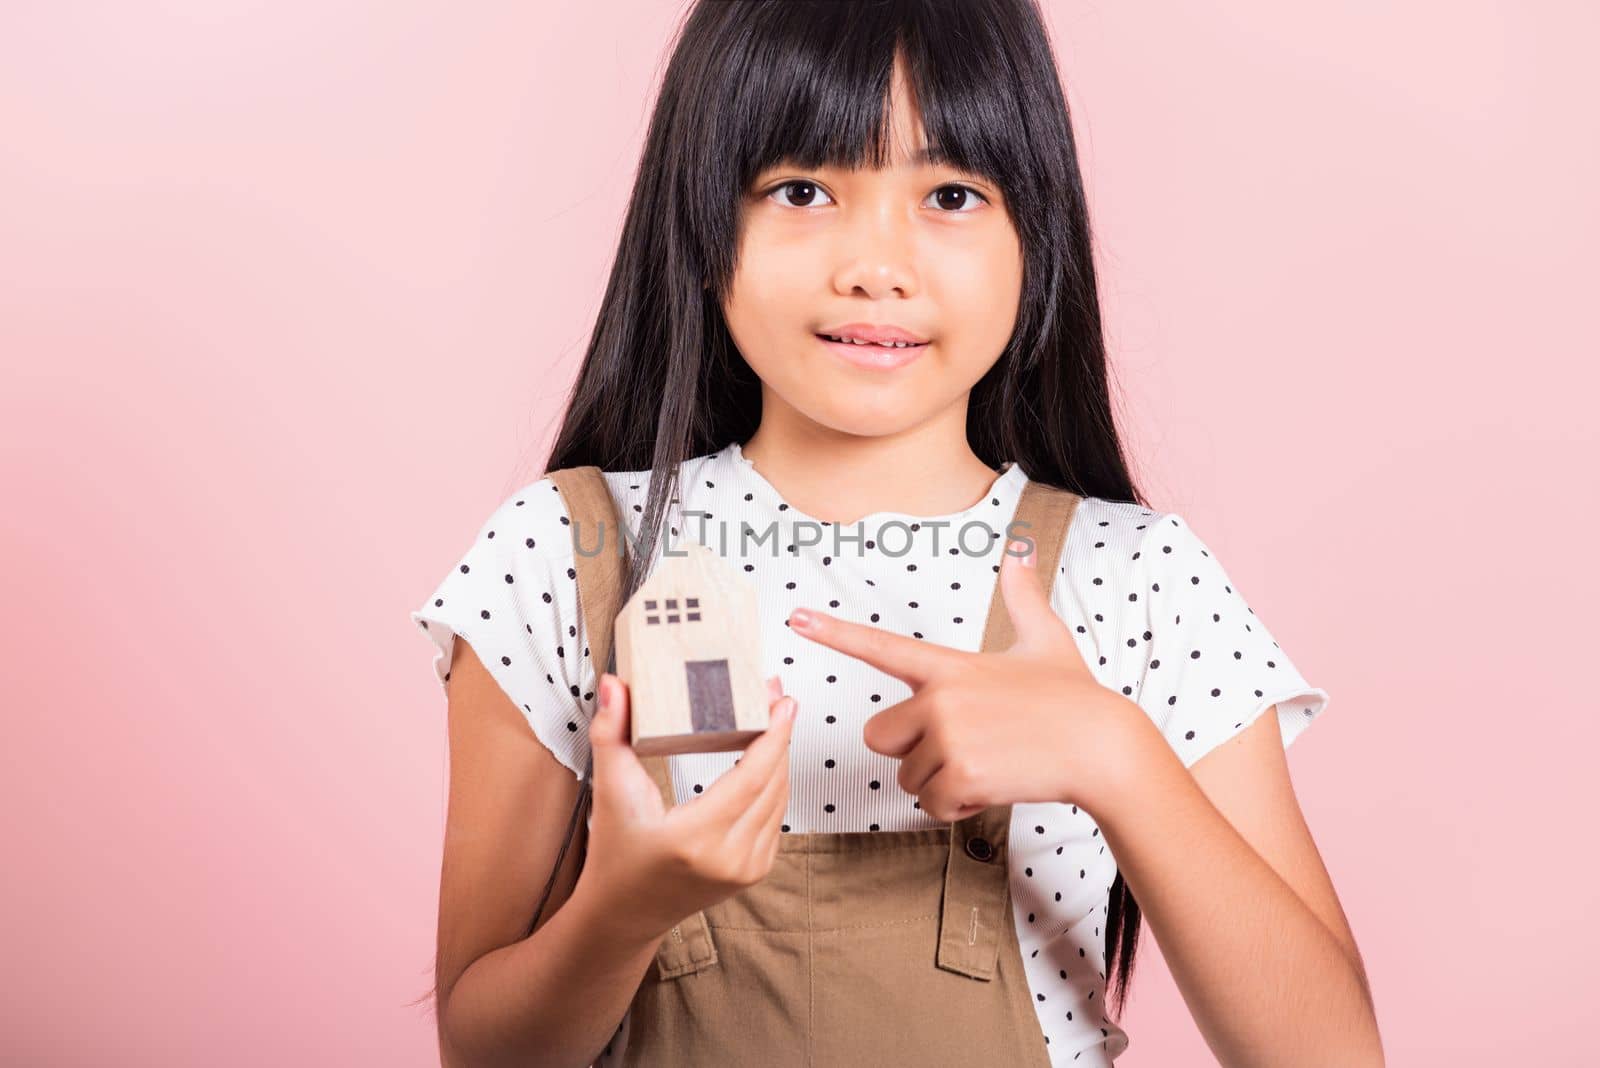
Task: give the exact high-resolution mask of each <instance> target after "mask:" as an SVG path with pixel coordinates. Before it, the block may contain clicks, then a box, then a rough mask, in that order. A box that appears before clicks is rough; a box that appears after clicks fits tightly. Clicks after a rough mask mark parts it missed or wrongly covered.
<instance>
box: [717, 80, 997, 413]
mask: <svg viewBox="0 0 1600 1068" xmlns="http://www.w3.org/2000/svg"><path fill="white" fill-rule="evenodd" d="M910 99H911V98H910V93H909V90H908V86H907V84H906V81H905V78H904V75H903V72H902V70H901V68H900V67H899V66H898V65H897V67H896V69H895V77H894V86H893V89H892V91H891V108H892V121H893V130H894V137H893V144H894V154H893V158H892V159H891V160H890V166H889V167H888V168H887V169H884V170H876V171H874V170H858V171H850V170H844V169H839V168H831V167H823V168H818V169H813V170H803V169H801V168H799V167H794V166H789V165H779V166H775V167H771V168H769V169H767V170H765V171H763V172H761V173H760V174H758V175H757V176H756V178H755V181H754V182H753V183H752V184H751V186H750V187H749V189H748V190H747V193H746V196H745V200H744V205H743V209H742V212H741V218H740V236H739V251H738V258H737V265H736V269H735V274H734V278H733V282H732V286H731V290H730V292H729V295H728V297H727V299H726V301H725V302H724V305H723V314H724V317H725V318H726V320H727V324H728V329H729V332H730V333H731V334H732V336H733V340H734V343H735V344H736V345H738V347H739V351H740V352H741V353H742V354H743V356H744V358H745V360H746V361H747V362H748V363H749V364H750V367H751V368H752V369H753V370H754V371H755V372H756V374H757V375H758V376H759V377H760V378H761V381H762V383H763V389H762V401H763V406H764V407H763V412H762V418H763V421H766V420H768V419H773V418H779V419H791V418H792V419H797V420H801V421H804V420H809V421H811V422H813V423H816V424H820V425H821V426H823V427H826V428H829V429H831V430H835V431H838V432H840V433H846V434H853V435H863V436H879V435H884V434H893V433H897V432H900V431H902V430H906V429H909V428H912V427H915V426H918V425H920V424H922V423H924V422H926V421H928V420H930V419H933V418H935V417H937V416H939V415H941V414H947V413H949V412H950V410H951V408H952V406H957V405H960V406H962V410H963V411H964V406H965V402H966V396H967V393H968V391H970V390H971V389H972V387H973V385H974V384H975V383H976V382H977V381H978V380H979V379H980V378H982V377H983V374H984V372H986V371H987V370H988V369H989V368H990V367H991V366H992V365H993V364H994V362H995V361H996V360H997V359H999V357H1000V353H1001V352H1002V350H1003V349H1004V348H1005V345H1006V342H1007V341H1008V340H1009V339H1010V337H1011V331H1012V327H1013V325H1014V324H1015V322H1016V316H1017V306H1018V301H1019V298H1020V294H1021V291H1022V244H1021V241H1020V239H1019V238H1018V236H1017V233H1016V230H1015V229H1014V227H1013V226H1012V222H1011V218H1010V215H1009V212H1008V210H1007V207H1006V204H1005V202H1004V198H1003V197H1002V195H1001V192H1000V190H999V188H998V187H996V186H995V185H994V183H993V182H990V181H988V180H986V179H983V178H981V177H978V176H976V175H971V174H966V173H964V172H962V171H959V170H956V169H954V168H952V167H949V166H944V165H938V166H935V165H930V164H928V163H925V162H918V161H917V159H916V154H917V153H918V152H919V151H920V150H921V149H922V148H923V147H924V144H925V141H924V138H923V134H922V128H921V122H920V120H919V119H918V117H917V115H916V113H915V111H914V110H913V107H912V106H911V103H910ZM853 323H858V324H871V325H874V326H895V327H899V328H901V329H902V330H904V331H906V332H907V333H909V334H911V335H912V336H914V337H915V338H917V339H919V340H922V341H925V342H927V344H925V345H922V346H920V347H918V348H914V349H905V350H887V349H881V348H878V347H861V348H859V349H849V350H842V349H841V347H840V346H838V345H836V344H833V343H830V342H826V341H824V340H822V339H821V338H820V337H818V334H820V333H826V332H832V331H834V330H838V329H841V328H844V327H846V326H848V325H849V324H853ZM852 356H858V357H860V359H861V360H863V361H867V360H872V359H875V358H876V359H882V360H894V359H895V358H896V357H906V356H911V357H912V358H911V359H909V360H908V361H905V362H900V363H899V365H898V366H894V365H891V366H863V365H862V364H861V363H858V362H855V361H853V360H852V359H851V358H850V357H852ZM958 425H961V426H963V427H964V426H965V423H964V421H958Z"/></svg>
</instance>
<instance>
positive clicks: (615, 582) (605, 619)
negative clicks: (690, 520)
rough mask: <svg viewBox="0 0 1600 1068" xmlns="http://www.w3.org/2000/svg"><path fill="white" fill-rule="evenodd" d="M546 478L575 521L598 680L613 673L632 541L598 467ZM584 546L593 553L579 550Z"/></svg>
mask: <svg viewBox="0 0 1600 1068" xmlns="http://www.w3.org/2000/svg"><path fill="white" fill-rule="evenodd" d="M546 477H548V478H549V479H550V480H551V481H552V482H554V483H555V486H556V489H557V490H558V491H560V493H561V500H562V503H564V504H565V505H566V507H567V518H568V519H569V520H570V521H571V523H572V531H573V550H574V551H573V554H572V557H573V567H574V568H575V569H576V570H577V573H578V609H579V611H581V612H582V613H583V629H584V635H585V637H586V638H587V639H588V644H589V659H590V660H591V661H592V662H593V664H594V671H595V679H596V682H598V680H599V678H600V675H601V673H602V672H606V671H609V670H611V669H610V667H609V664H610V657H611V636H612V631H613V625H614V624H615V623H616V621H617V613H619V612H621V611H622V587H623V583H624V582H625V581H626V579H627V560H628V546H627V540H626V538H625V537H624V535H623V530H622V526H621V523H620V522H619V521H618V519H617V506H616V503H615V502H614V501H612V499H611V491H610V490H609V489H608V488H607V487H606V481H605V478H604V476H603V475H602V474H601V473H600V469H599V468H598V467H594V466H587V467H566V468H562V469H561V470H559V471H551V472H549V473H548V475H547V476H546ZM580 547H582V548H583V549H586V550H588V551H587V552H586V553H584V552H578V551H577V550H578V549H579V548H580ZM597 549H598V550H599V551H595V550H597Z"/></svg>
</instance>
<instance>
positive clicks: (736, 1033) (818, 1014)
mask: <svg viewBox="0 0 1600 1068" xmlns="http://www.w3.org/2000/svg"><path fill="white" fill-rule="evenodd" d="M1007 466H1009V465H1007ZM551 477H552V479H553V480H554V481H555V483H556V485H557V488H558V489H559V490H560V491H561V493H562V496H563V499H564V501H565V503H566V506H567V509H568V513H569V515H571V516H572V517H574V518H575V519H578V520H580V521H581V522H582V523H583V526H584V527H585V528H586V532H585V533H584V534H583V536H582V544H583V545H585V546H590V547H592V546H593V545H594V544H595V543H596V542H595V533H594V532H595V531H596V530H598V529H600V528H599V526H598V523H600V522H604V523H605V527H604V530H605V539H606V540H605V545H606V546H607V548H606V549H605V551H603V552H600V553H597V554H596V553H594V552H593V549H592V548H591V549H590V555H584V554H582V553H579V554H575V557H574V558H575V561H576V568H577V575H578V583H579V601H580V607H581V608H582V610H583V613H584V622H585V625H586V626H587V627H588V634H589V647H590V653H591V655H592V657H593V660H594V663H595V665H596V667H597V670H603V668H602V667H601V665H604V664H606V663H607V654H608V652H609V650H610V642H611V623H612V621H614V620H615V618H616V615H617V613H618V611H620V609H621V596H620V595H621V586H622V574H623V568H622V563H623V557H622V556H620V555H619V552H622V551H625V549H626V543H625V541H624V539H622V538H620V537H614V532H615V531H617V530H618V529H619V528H618V527H617V526H616V518H615V511H614V506H613V504H612V501H611V497H610V494H609V492H608V491H607V489H606V487H605V483H604V481H603V479H602V477H601V475H600V469H599V468H597V467H581V468H569V469H566V470H562V471H556V472H552V473H551ZM1079 500H1080V498H1079V497H1078V496H1076V495H1075V494H1072V493H1069V492H1067V491H1065V490H1061V489H1057V488H1055V487H1052V486H1047V485H1043V484H1041V483H1037V482H1032V481H1029V482H1027V483H1025V484H1024V486H1023V490H1022V495H1021V498H1020V500H1019V501H1018V504H1017V510H1016V514H1015V517H1014V519H1015V520H1016V521H1017V523H1018V524H1019V525H1018V526H1017V527H1016V528H1014V531H1013V532H1014V533H1017V534H1020V535H1023V536H1026V537H1030V538H1032V539H1033V540H1034V541H1035V543H1036V550H1035V551H1036V552H1037V553H1038V564H1037V568H1036V570H1035V574H1037V575H1038V576H1039V580H1040V581H1041V582H1044V583H1046V589H1047V590H1048V589H1049V586H1048V583H1049V581H1050V580H1051V579H1052V578H1053V577H1054V575H1055V574H1056V568H1057V566H1058V564H1059V561H1060V556H1061V550H1062V546H1063V544H1064V542H1065V538H1066V532H1067V528H1068V526H1069V525H1070V524H1071V521H1072V516H1073V515H1074V513H1075V511H1076V508H1077V504H1078V502H1079ZM1021 523H1027V524H1030V525H1029V526H1021V525H1020V524H1021ZM998 533H1000V534H1001V536H1002V537H1004V536H1005V534H1006V530H1005V529H1002V530H1000V531H999V532H998ZM612 546H616V547H617V549H618V551H617V552H614V551H613V550H612V548H611V547H612ZM585 594H587V595H588V596H587V597H586V596H585ZM1014 637H1015V632H1014V630H1013V629H1012V626H1011V620H1010V617H1009V615H1008V614H1007V613H1006V611H1005V608H1004V603H1003V602H1002V600H1001V598H1000V592H999V582H998V575H997V576H996V583H995V592H994V594H993V595H992V597H991V599H990V605H989V615H988V619H987V621H986V624H985V627H984V632H983V642H982V645H981V646H980V650H981V651H986V652H995V651H1000V650H1003V649H1005V648H1007V647H1008V646H1009V645H1010V644H1011V642H1012V641H1013V639H1014ZM996 712H997V714H998V713H1002V712H1003V710H1001V709H997V710H996ZM802 714H804V713H803V711H802ZM642 763H643V764H644V765H645V767H646V768H647V769H648V770H649V771H650V774H651V776H652V777H653V778H654V779H655V780H656V784H657V785H658V786H659V787H660V789H661V796H662V799H663V801H664V802H665V803H666V805H667V806H668V807H669V808H670V807H671V806H672V805H673V804H674V803H675V798H674V794H673V788H672V778H671V774H670V772H669V770H668V763H667V758H666V757H647V758H643V759H642ZM1010 827H1011V806H1010V805H1009V804H1007V805H994V806H991V807H990V808H988V809H985V810H984V811H982V812H980V813H978V814H976V815H974V816H970V817H968V818H967V819H963V820H959V821H957V822H955V823H954V824H947V825H945V826H942V827H930V828H922V829H918V830H909V831H871V832H864V833H842V834H783V835H781V836H780V838H779V846H778V853H777V857H776V859H775V861H774V863H773V867H772V870H771V871H770V872H769V873H768V875H767V876H766V878H765V879H763V880H762V881H761V882H760V883H757V884H756V885H754V886H751V887H748V888H746V889H745V890H743V891H741V892H739V893H737V894H735V895H733V896H732V897H729V898H726V899H724V900H723V901H721V902H719V903H717V904H715V905H713V906H711V907H710V908H707V909H703V910H702V911H700V912H697V913H695V914H694V915H693V916H690V917H687V918H685V919H684V920H683V921H682V922H681V923H679V924H678V925H677V926H675V927H673V928H672V930H671V931H669V932H668V933H667V935H666V936H665V937H663V938H662V940H661V945H660V948H659V949H658V950H657V952H656V959H655V965H654V967H652V968H651V969H649V970H648V971H647V972H646V974H645V977H644V980H643V982H642V983H641V984H640V986H639V989H638V991H637V992H636V993H635V995H634V998H633V1001H632V1004H631V1005H630V1007H629V1010H628V1013H629V1020H630V1025H629V1034H628V1041H627V1049H626V1051H625V1053H624V1055H623V1056H624V1060H623V1063H624V1064H626V1065H668V1066H695V1068H703V1066H711V1065H761V1066H763V1068H766V1066H771V1068H788V1066H795V1068H801V1066H805V1068H813V1066H821V1068H833V1066H846V1065H864V1066H865V1065H871V1066H880V1065H883V1066H887V1065H919V1066H921V1065H926V1066H944V1065H948V1066H951V1068H955V1066H962V1068H966V1066H972V1065H1005V1066H1010V1068H1048V1065H1049V1064H1050V1058H1049V1055H1048V1053H1047V1051H1046V1048H1045V1046H1046V1044H1045V1040H1044V1035H1043V1033H1042V1032H1041V1031H1040V1028H1039V1021H1038V1017H1037V1015H1036V1014H1035V1011H1034V1007H1033V998H1032V994H1031V993H1030V992H1029V988H1028V982H1027V977H1026V976H1025V974H1024V972H1023V964H1022V953H1021V949H1020V947H1019V945H1018V942H1017V932H1016V924H1015V921H1014V920H1013V917H1012V911H1011V886H1010V879H1009V866H1008V864H1007V859H1006V851H1007V835H1008V832H1009V831H1010Z"/></svg>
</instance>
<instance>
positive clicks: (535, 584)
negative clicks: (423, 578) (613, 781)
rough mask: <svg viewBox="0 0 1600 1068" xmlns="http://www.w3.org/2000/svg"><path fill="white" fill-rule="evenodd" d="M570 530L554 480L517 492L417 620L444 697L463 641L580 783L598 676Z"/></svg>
mask: <svg viewBox="0 0 1600 1068" xmlns="http://www.w3.org/2000/svg"><path fill="white" fill-rule="evenodd" d="M570 530H571V527H570V525H569V519H568V517H567V513H566V506H565V504H564V503H563V501H562V498H561V494H560V492H559V491H558V490H557V489H556V486H555V483H554V482H553V481H551V480H550V479H549V478H548V477H546V478H543V479H540V480H539V481H538V482H535V483H533V484H532V485H531V486H528V487H526V488H525V489H523V490H520V491H519V492H517V493H515V494H513V495H512V496H511V497H509V498H507V499H506V500H505V501H504V502H502V503H501V505H500V506H499V507H498V508H496V509H495V511H494V513H493V514H492V515H491V516H490V517H489V519H488V521H487V522H485V523H484V524H483V526H482V527H480V528H479V530H478V534H477V537H476V538H475V539H474V540H473V542H472V545H471V546H470V547H469V548H468V549H467V551H466V553H465V554H464V555H463V556H462V557H461V559H460V560H459V561H457V562H456V564H455V566H453V567H452V568H451V569H450V571H449V573H448V574H447V575H445V577H444V579H443V581H441V582H440V583H439V585H438V587H437V588H436V589H435V590H434V591H433V593H432V594H431V595H429V597H428V599H427V600H426V601H425V602H423V604H422V606H421V607H419V608H418V609H416V610H415V611H413V612H412V613H411V620H412V622H414V623H415V624H416V625H417V626H418V627H419V628H420V629H421V630H422V632H423V634H425V635H426V636H427V637H428V638H429V640H431V641H432V642H433V645H434V649H435V656H434V661H433V669H434V676H435V677H436V678H437V679H438V681H439V684H440V686H441V687H443V689H444V690H445V693H446V696H447V697H448V694H449V684H450V663H451V657H452V655H453V652H454V647H455V639H456V638H457V637H461V638H464V639H466V641H467V642H468V643H470V644H471V646H472V648H473V650H474V651H475V652H476V653H477V654H478V658H479V660H481V661H482V662H483V665H484V667H485V668H486V669H487V670H488V672H489V674H490V675H491V676H493V678H494V680H495V682H497V683H499V685H500V688H501V689H502V690H504V691H505V692H506V694H507V695H508V696H509V697H510V698H511V700H512V702H513V703H514V704H515V705H516V706H517V707H518V708H520V709H521V710H522V713H523V715H524V716H526V717H527V719H528V723H529V725H530V726H532V728H533V733H534V734H535V736H537V737H538V739H539V740H540V741H541V742H543V743H544V745H545V747H546V748H548V749H549V750H550V751H551V752H552V753H554V754H555V756H556V758H557V759H558V760H560V761H561V763H562V764H564V765H566V767H567V768H568V769H569V770H571V771H572V773H573V775H575V776H576V777H578V778H580V779H581V778H582V777H583V773H584V769H585V766H586V765H587V763H588V759H589V719H590V716H591V715H592V712H593V707H594V690H595V682H596V679H597V678H598V675H597V673H596V672H595V670H594V667H593V664H592V660H591V658H590V656H589V649H588V638H587V636H586V635H585V633H584V626H583V620H582V617H581V613H580V611H579V608H578V585H577V571H576V569H575V568H574V566H573V564H574V550H573V545H572V537H571V534H570V533H569V532H570Z"/></svg>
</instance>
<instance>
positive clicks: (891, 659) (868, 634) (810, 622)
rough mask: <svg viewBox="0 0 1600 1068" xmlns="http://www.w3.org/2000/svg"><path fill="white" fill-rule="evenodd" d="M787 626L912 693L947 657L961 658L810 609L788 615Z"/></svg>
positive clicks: (940, 648) (943, 649)
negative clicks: (880, 672)
mask: <svg viewBox="0 0 1600 1068" xmlns="http://www.w3.org/2000/svg"><path fill="white" fill-rule="evenodd" d="M789 626H790V627H792V628H793V629H794V630H795V631H796V632H798V633H799V634H802V635H804V636H805V637H807V638H810V639H811V640H812V641H814V642H817V643H819V644H821V645H826V646H828V647H829V648H830V649H837V650H839V652H841V653H844V654H846V655H847V656H853V657H855V658H856V659H857V660H862V661H865V662H866V663H868V664H871V665H872V666H873V667H875V668H877V669H878V670H879V671H882V672H884V673H885V674H888V675H893V676H894V677H895V678H897V679H900V680H902V681H903V682H905V683H906V684H908V685H909V686H911V687H912V688H913V689H916V688H917V687H920V686H922V685H923V684H924V683H926V682H928V681H929V680H930V679H932V678H934V677H935V676H936V675H938V674H939V672H940V671H941V670H942V669H943V668H944V667H945V666H946V665H947V664H948V662H949V658H950V657H952V656H960V655H961V653H960V652H959V651H957V650H954V649H948V648H946V647H944V646H942V645H936V644H934V643H932V642H925V641H922V640H920V639H918V638H907V637H906V636H904V635H902V634H895V633H894V632H893V631H888V630H884V629H883V628H882V627H874V626H871V625H869V624H866V623H851V622H849V621H847V620H843V619H837V618H835V617H834V616H830V615H828V614H827V613H826V612H818V611H817V610H815V609H812V608H797V609H795V610H794V611H793V612H791V613H790V614H789Z"/></svg>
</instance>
